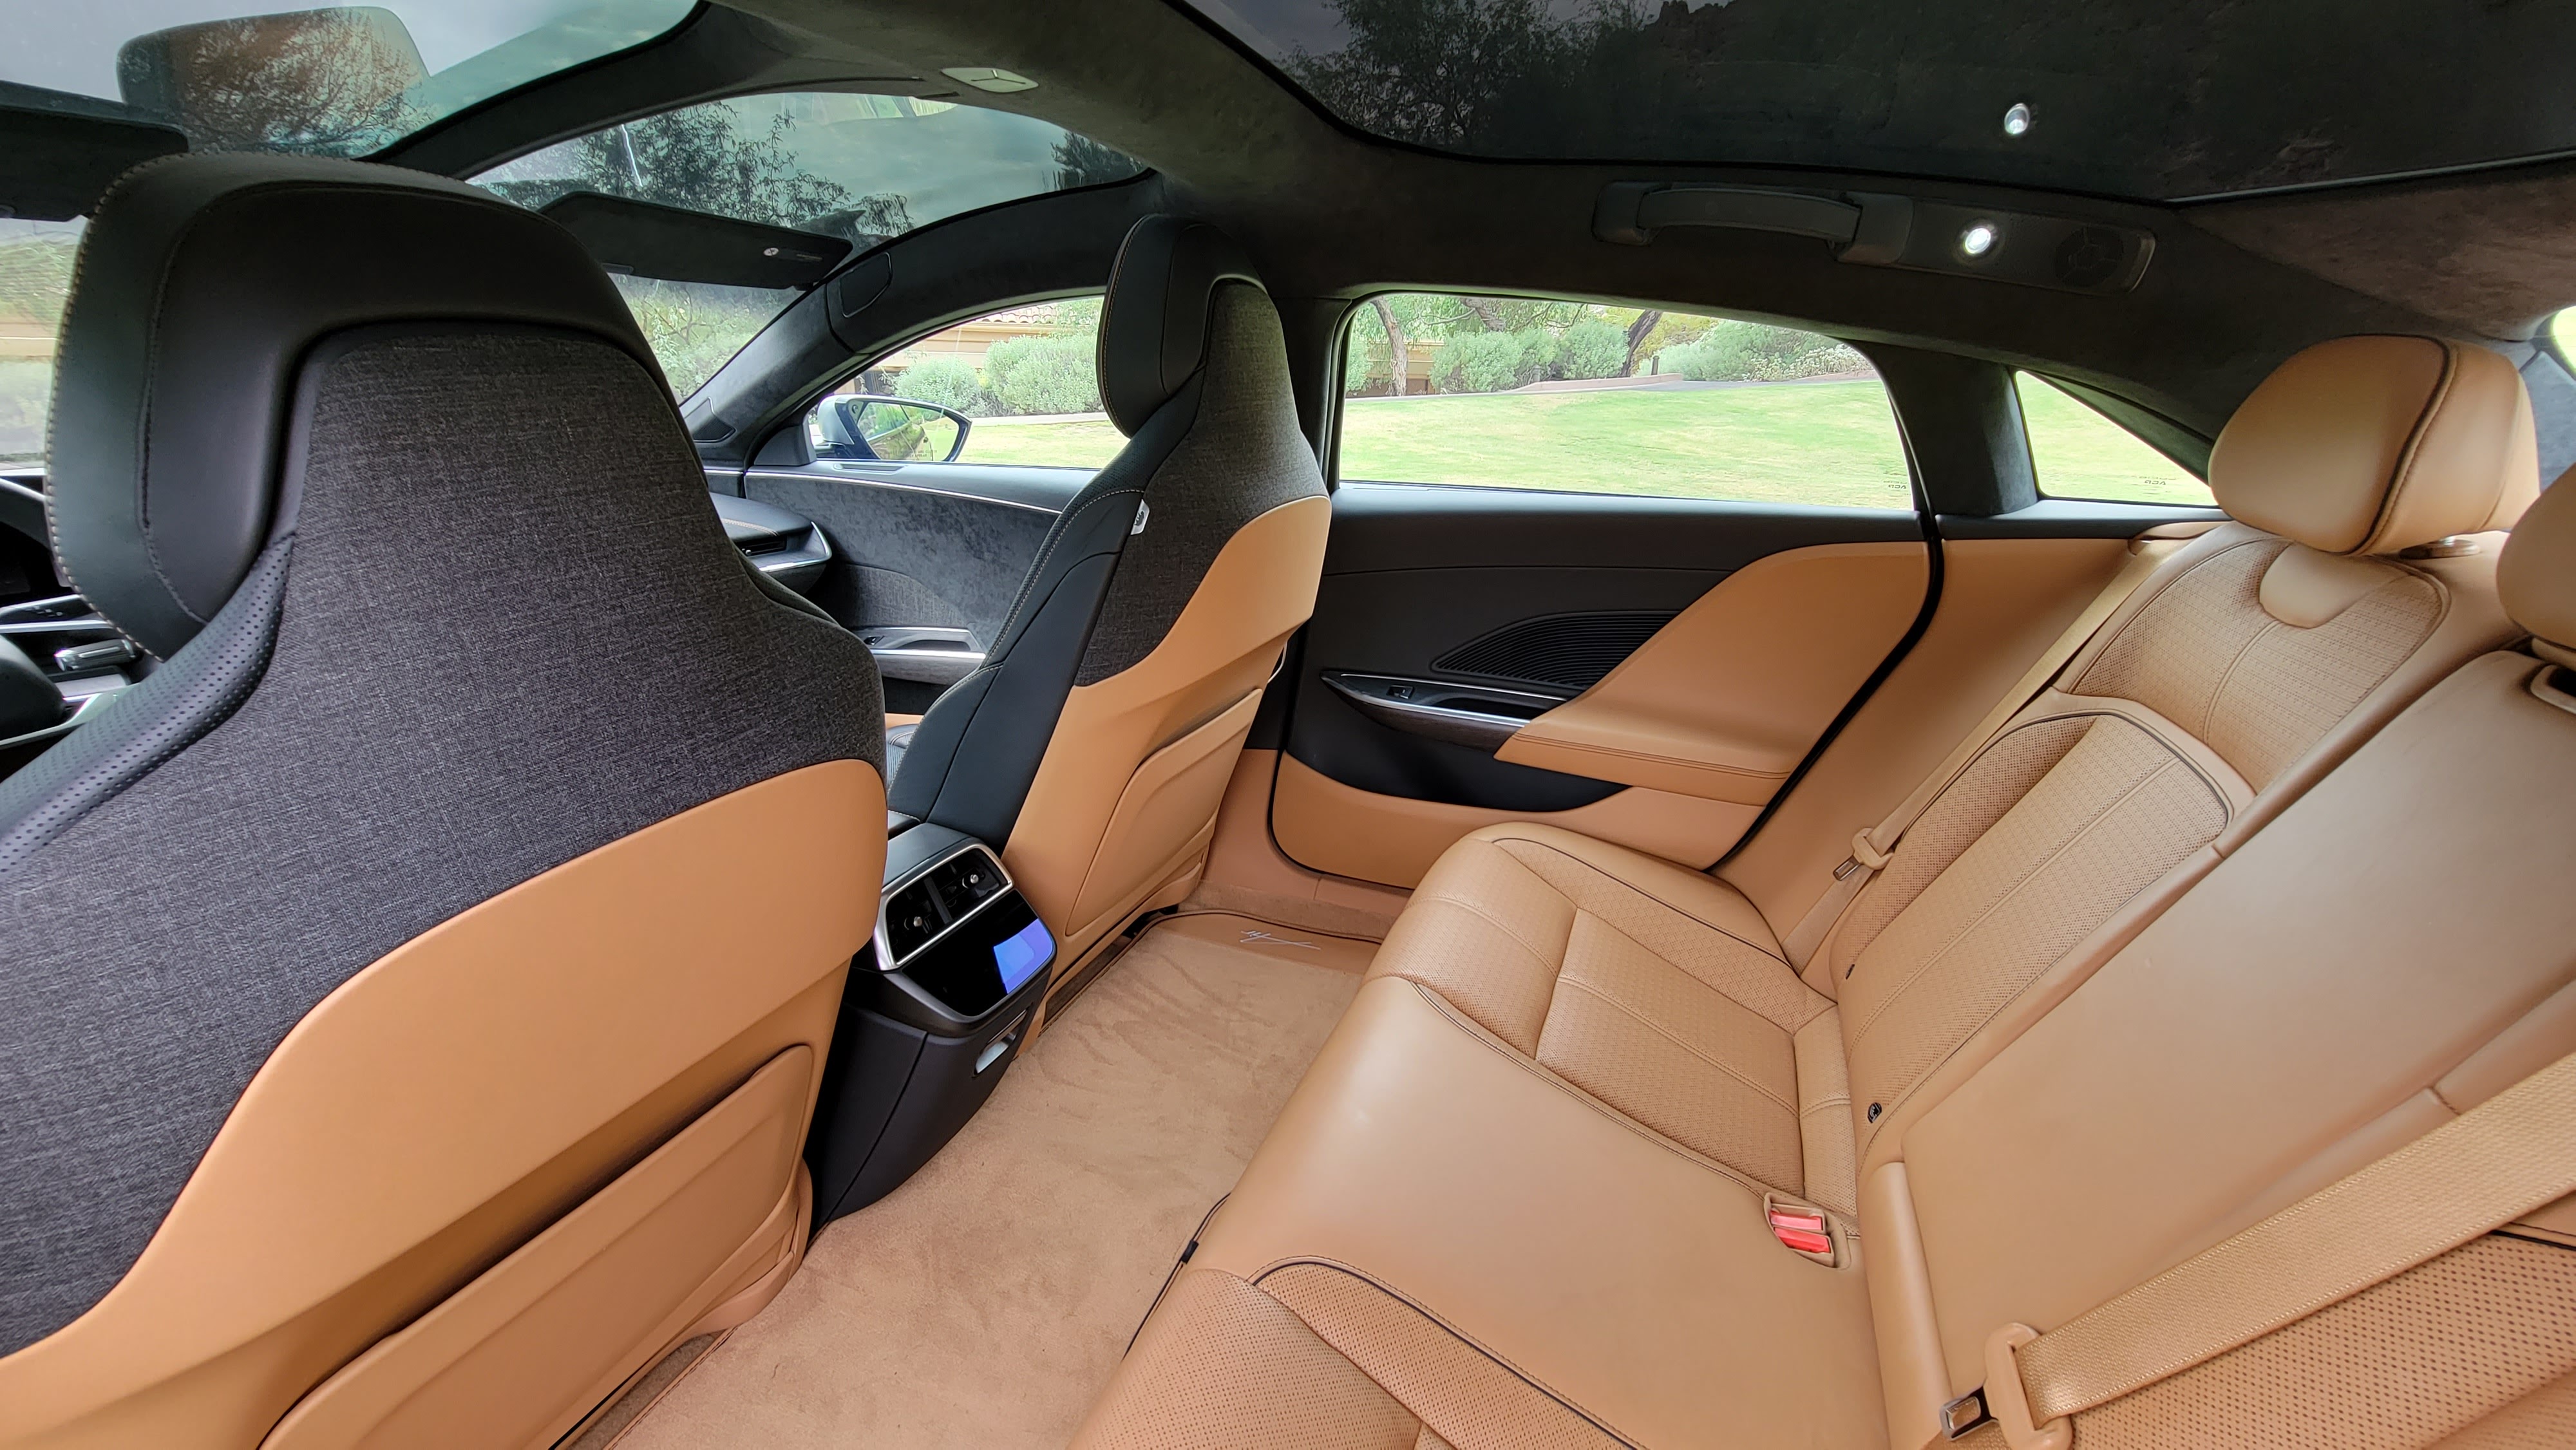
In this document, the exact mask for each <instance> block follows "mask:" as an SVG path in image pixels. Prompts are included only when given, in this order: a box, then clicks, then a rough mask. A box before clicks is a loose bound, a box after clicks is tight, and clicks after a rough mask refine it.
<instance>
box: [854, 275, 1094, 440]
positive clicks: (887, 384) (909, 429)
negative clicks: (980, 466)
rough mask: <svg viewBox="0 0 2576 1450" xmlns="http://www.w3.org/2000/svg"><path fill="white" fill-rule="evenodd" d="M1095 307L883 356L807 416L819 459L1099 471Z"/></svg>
mask: <svg viewBox="0 0 2576 1450" xmlns="http://www.w3.org/2000/svg"><path fill="white" fill-rule="evenodd" d="M1099 341H1100V299H1099V298H1097V297H1077V298H1072V299H1069V300H1067V301H1063V302H1042V303H1038V304H1035V305H1033V306H1029V307H1014V308H1010V309H1008V310H1006V311H1002V312H993V313H987V314H986V315H984V316H982V317H978V318H976V319H974V320H973V321H971V322H961V323H958V324H957V325H956V326H954V327H948V328H943V329H941V330H940V331H938V332H934V333H932V334H930V335H929V336H927V337H923V338H919V339H916V340H915V341H913V342H911V343H909V344H906V345H905V346H904V347H903V348H901V349H900V350H898V351H896V352H894V353H891V354H889V355H887V356H885V357H882V358H879V359H878V360H877V361H876V362H875V363H874V364H873V365H871V366H870V367H868V368H867V369H866V370H865V371H863V372H861V373H860V374H859V375H858V376H857V377H854V378H852V379H850V380H849V381H848V382H846V383H844V384H842V385H841V387H840V388H839V390H838V391H836V392H834V393H833V394H832V395H831V396H830V397H827V398H825V399H824V400H823V401H822V402H821V403H819V404H817V405H816V406H815V408H814V411H813V412H812V413H810V414H808V415H806V419H805V434H806V438H807V439H808V441H810V442H811V443H812V444H813V445H814V456H815V457H816V458H818V459H824V460H828V461H839V462H869V461H879V462H888V463H987V464H1020V465H1025V466H1029V467H1043V468H1098V467H1100V466H1101V465H1102V464H1104V463H1107V462H1108V461H1109V460H1110V459H1112V458H1114V457H1116V456H1117V454H1118V450H1119V449H1120V448H1121V447H1124V446H1125V445H1126V442H1127V439H1126V436H1125V435H1123V434H1121V433H1120V432H1119V431H1118V429H1117V427H1116V426H1115V425H1113V424H1112V423H1111V422H1110V421H1109V415H1108V414H1106V413H1104V412H1102V411H1101V406H1100V376H1099V371H1098V364H1097V362H1096V358H1097V356H1098V346H1099Z"/></svg>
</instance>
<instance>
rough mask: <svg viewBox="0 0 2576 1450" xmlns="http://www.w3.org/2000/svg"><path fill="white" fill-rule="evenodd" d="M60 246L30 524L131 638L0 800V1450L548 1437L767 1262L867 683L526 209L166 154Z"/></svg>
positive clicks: (776, 1273) (329, 166)
mask: <svg viewBox="0 0 2576 1450" xmlns="http://www.w3.org/2000/svg"><path fill="white" fill-rule="evenodd" d="M76 276H77V280H76V282H75V284H74V287H73V292H72V297H71V303H70V307H69V310H68V312H67V314H66V316H65V320H64V325H63V330H62V347H61V354H60V371H59V374H58V378H57V382H56V385H55V407H54V424H53V427H54V446H53V450H52V459H51V467H52V478H51V482H50V497H49V501H48V502H49V511H50V515H51V523H52V526H53V530H54V537H55V547H56V552H57V554H58V555H59V557H60V559H61V561H62V563H63V565H64V567H65V570H66V572H67V576H68V577H69V578H70V579H71V581H72V583H73V585H74V587H75V588H77V589H79V590H80V591H81V592H82V593H83V594H85V595H86V596H87V597H88V599H89V601H90V602H91V604H93V605H94V606H95V607H97V608H98V609H99V610H100V611H101V612H102V613H104V614H105V615H106V616H107V617H108V618H109V619H110V620H112V621H114V622H115V624H116V625H117V627H118V628H120V629H122V630H123V631H125V633H126V634H127V635H129V636H130V637H132V638H133V639H134V640H135V641H136V642H137V643H138V644H140V645H141V646H142V647H143V648H144V649H146V650H148V651H150V652H151V653H152V654H153V655H154V656H156V657H158V658H159V660H160V661H161V663H160V666H159V668H157V669H156V670H154V671H153V672H152V673H151V674H149V675H148V676H146V677H145V678H144V679H143V680H142V681H141V682H140V683H138V684H136V685H134V686H133V687H132V688H130V689H128V690H126V691H125V692H124V693H123V694H121V695H120V696H118V697H117V698H116V699H114V700H112V701H111V702H109V703H108V704H107V705H106V706H104V707H103V708H101V709H100V710H99V711H97V712H96V713H95V714H94V716H93V717H92V719H91V720H90V722H89V723H86V724H84V725H83V726H82V727H81V728H80V729H79V730H77V731H75V732H74V733H73V734H71V735H70V736H69V737H67V738H66V739H65V740H64V741H63V742H62V743H61V744H59V745H57V746H56V747H54V749H53V750H52V751H50V752H49V753H47V754H46V755H44V756H42V757H41V758H39V759H37V760H36V761H35V762H34V763H32V764H30V765H29V766H28V767H26V768H25V769H24V770H21V771H20V772H18V773H17V774H16V775H14V776H12V777H10V778H9V779H8V780H7V781H6V782H5V783H0V1445H5V1446H21V1445H32V1444H43V1445H46V1446H68V1445H95V1446H111V1445H113V1446H131V1445H149V1446H155V1447H165V1450H167V1447H186V1450H196V1447H205V1450H213V1447H224V1450H248V1447H251V1446H266V1447H269V1450H321V1447H326V1446H327V1447H340V1446H351V1445H359V1444H364V1445H369V1446H378V1447H391V1446H429V1445H476V1446H484V1445H489V1446H544V1445H548V1444H552V1443H554V1442H555V1441H556V1440H557V1439H559V1438H560V1437H562V1436H563V1435H565V1434H566V1433H567V1432H569V1431H571V1430H573V1429H574V1428H575V1427H576V1426H578V1425H579V1424H580V1423H581V1422H582V1421H583V1420H584V1419H585V1418H586V1417H588V1416H589V1415H591V1414H592V1413H593V1412H594V1409H595V1407H597V1406H599V1405H601V1404H602V1402H603V1401H604V1400H606V1399H607V1398H608V1397H609V1396H610V1395H611V1394H613V1393H614V1392H616V1391H617V1390H618V1388H619V1387H620V1386H621V1385H623V1384H625V1383H627V1382H628V1380H629V1379H630V1378H631V1377H633V1376H635V1375H637V1374H639V1373H641V1372H642V1371H643V1370H644V1369H645V1368H646V1367H647V1366H649V1365H650V1364H651V1363H652V1362H653V1361H655V1360H656V1359H658V1358H659V1357H660V1356H661V1355H662V1353H663V1352H664V1351H665V1350H667V1349H669V1348H670V1347H671V1346H673V1345H675V1344H677V1343H679V1342H680V1341H681V1340H682V1339H684V1338H685V1337H687V1336H690V1335H693V1334H700V1333H705V1332H709V1331H711V1330H714V1329H721V1328H724V1327H727V1326H729V1325H731V1324H734V1323H738V1322H740V1321H741V1320H742V1319H744V1318H746V1317H748V1316H749V1315H750V1314H751V1313H752V1312H753V1311H754V1310H756V1309H758V1308H759V1307H760V1306H761V1305H763V1304H765V1303H767V1302H768V1300H769V1298H770V1296H772V1295H774V1294H776V1293H777V1292H778V1290H779V1288H780V1286H781V1285H782V1284H783V1283H784V1282H785V1280H786V1278H787V1276H788V1275H789V1274H790V1273H792V1272H793V1271H794V1270H795V1268H796V1266H797V1265H798V1263H799V1262H800V1261H801V1259H802V1255H803V1253H804V1248H805V1239H806V1228H807V1224H808V1221H809V1219H810V1200H811V1190H810V1188H809V1186H808V1180H807V1179H806V1176H805V1172H804V1169H803V1167H802V1165H801V1163H800V1161H799V1158H800V1149H801V1147H802V1145H803V1141H804V1136H805V1129H806V1124H807V1122H808V1120H809V1118H810V1117H811V1115H812V1109H813V1103H814V1097H815V1089H816V1086H817V1083H818V1081H819V1078H820V1070H821V1068H822V1065H823V1061H824V1055H825V1052H826V1050H827V1048H828V1047H829V1044H830V1041H831V1034H832V1028H833V1022H834V1018H835V1015H836V1012H837V1009H838V1006H839V1002H840V997H841V988H842V984H843V981H844V979H845V977H846V975H847V973H848V970H849V967H850V963H851V960H852V958H853V956H854V955H855V954H856V953H858V952H859V951H860V950H861V949H862V947H863V946H864V945H865V943H866V942H867V940H868V935H869V931H870V928H871V926H872V924H873V919H874V916H875V909H876V897H877V889H878V881H879V877H880V875H881V872H882V870H883V863H884V855H885V835H884V820H885V816H884V804H885V801H884V793H883V785H882V782H881V778H880V766H879V762H880V760H881V759H882V750H883V746H882V742H881V738H880V733H881V731H882V728H883V726H882V719H883V715H882V706H881V700H880V693H879V690H878V685H877V678H876V672H875V667H874V664H873V662H872V661H871V660H870V658H869V655H868V652H867V650H866V648H865V647H864V646H862V645H861V644H860V643H859V642H858V641H857V640H856V639H854V638H852V637H851V636H850V635H849V634H847V633H846V632H844V631H843V630H841V629H840V628H839V627H838V626H836V625H834V624H833V623H832V622H831V621H830V620H829V619H826V618H822V617H820V616H819V615H818V614H817V613H815V612H812V611H810V610H809V609H807V608H806V607H804V606H802V605H801V604H800V603H798V602H797V601H795V600H794V599H793V598H792V596H791V597H781V593H783V591H781V592H777V593H774V592H772V591H771V590H770V589H768V588H764V587H763V585H762V582H761V579H760V576H759V575H758V574H757V573H756V571H754V570H752V569H751V568H750V566H749V565H748V563H747V562H746V561H745V560H744V559H743V557H742V556H741V555H740V554H739V553H737V552H736V551H735V550H734V549H733V547H732V546H731V545H730V544H729V543H728V542H727V541H726V538H725V534H724V530H723V528H722V526H721V524H720V523H719V522H718V520H717V518H716V516H715V512H714V509H713V506H712V503H711V501H710V499H709V497H708V495H707V491H706V485H705V481H704V476H703V474H702V472H701V471H700V468H699V465H698V460H697V456H696V453H695V451H694V450H693V449H692V448H691V446H690V444H689V440H688V437H687V434H686V432H685V430H684V429H683V428H682V426H681V422H680V416H679V412H678V410H677V409H676V408H675V407H674V406H673V404H672V401H671V395H670V391H669V389H668V387H667V386H666V385H665V384H664V382H663V379H662V375H661V371H660V369H659V367H658V366H657V365H656V363H655V360H654V355H653V352H652V350H651V349H650V348H649V347H647V346H646V344H645V341H644V339H643V337H642V336H641V335H640V334H639V333H638V332H637V330H636V326H635V322H634V319H633V318H632V317H631V316H630V315H629V314H628V312H627V309H626V306H625V304H624V303H623V302H621V301H620V300H619V298H618V294H617V292H616V291H615V290H614V289H613V288H612V287H611V286H610V285H609V282H608V279H607V277H606V276H605V275H604V274H603V273H602V272H601V271H600V269H599V267H598V266H597V265H596V264H595V263H593V262H592V261H591V259H590V258H589V256H588V255H587V254H586V253H584V252H583V250H582V248H581V246H580V244H579V243H578V242H576V241H575V240H574V239H573V237H572V236H571V234H570V233H568V232H566V231H564V230H563V229H562V228H561V227H559V226H557V225H556V224H554V223H553V222H551V221H548V220H547V219H546V218H544V217H542V216H539V215H537V214H536V213H534V212H530V211H525V210H522V209H520V208H518V207H514V206H511V205H509V204H508V203H506V202H503V201H501V200H499V199H498V198H495V197H493V196H491V195H489V194H488V193H485V192H482V191H478V190H477V189H475V188H473V187H470V186H466V185H463V184H461V183H457V182H452V181H447V180H444V179H442V178H437V177H430V176H423V175H418V174H416V173H410V172H404V171H398V170H394V169H392V168H390V167H384V166H370V165H364V164H360V163H356V162H345V161H325V160H317V159H306V158H292V157H279V156H259V155H213V156H184V157H179V158H174V159H172V160H169V161H166V162H161V163H156V164H154V165H151V166H147V167H144V168H142V169H139V170H137V171H135V172H133V173H131V174H130V175H128V176H127V177H126V178H125V179H124V180H123V181H122V182H120V183H119V184H118V185H117V186H116V187H115V188H114V189H113V190H111V192H110V193H109V194H108V196H107V198H106V199H105V200H104V201H103V202H102V203H101V205H100V207H99V208H98V211H97V214H96V216H95V218H94V219H93V221H92V223H91V225H90V228H89V231H88V233H87V235H86V237H85V238H84V239H83V241H82V244H81V252H80V261H79V268H78V272H77V274H76Z"/></svg>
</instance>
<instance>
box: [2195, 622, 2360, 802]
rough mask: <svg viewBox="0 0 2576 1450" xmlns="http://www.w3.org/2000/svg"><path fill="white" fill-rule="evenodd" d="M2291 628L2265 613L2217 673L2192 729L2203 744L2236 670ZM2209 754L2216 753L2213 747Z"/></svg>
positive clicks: (2207, 737)
mask: <svg viewBox="0 0 2576 1450" xmlns="http://www.w3.org/2000/svg"><path fill="white" fill-rule="evenodd" d="M2354 602H2355V603H2358V602H2359V601H2358V600H2356V601H2354ZM2257 607H2258V608H2259V607H2260V606H2259V605H2258V606H2257ZM2327 622H2328V623H2332V622H2333V621H2331V620H2329V621H2327ZM2292 627H2293V626H2291V625H2290V624H2288V623H2287V622H2285V621H2283V620H2278V619H2273V618H2271V617H2269V612H2268V611H2266V617H2265V618H2264V621H2263V627H2262V628H2261V629H2258V630H2256V631H2254V634H2253V637H2252V638H2250V639H2248V640H2246V641H2245V643H2244V645H2243V646H2242V647H2241V648H2239V649H2238V650H2237V651H2236V655H2235V658H2233V659H2230V660H2229V661H2228V662H2227V668H2226V669H2225V670H2223V671H2221V672H2220V673H2219V676H2218V684H2217V685H2216V686H2215V687H2214V688H2212V689H2211V690H2210V692H2209V703H2208V704H2206V705H2203V706H2202V707H2201V711H2200V724H2199V725H2197V726H2195V727H2193V729H2192V734H2194V735H2196V736H2198V737H2200V739H2201V740H2202V741H2204V742H2206V741H2207V740H2208V739H2209V736H2210V722H2211V721H2213V720H2216V719H2217V718H2218V706H2219V702H2220V701H2222V700H2225V699H2226V698H2227V687H2228V686H2230V685H2233V684H2235V683H2236V672H2237V670H2238V669H2240V668H2242V667H2243V666H2244V664H2245V661H2246V660H2247V659H2248V658H2249V657H2251V656H2252V655H2253V653H2254V649H2255V646H2257V645H2260V644H2261V643H2262V642H2263V641H2265V640H2267V639H2270V638H2271V637H2272V636H2273V634H2274V633H2275V632H2277V631H2283V630H2288V629H2290V628H2292ZM2323 627H2324V626H2322V625H2320V626H2319V628H2323ZM2211 753H2213V754H2215V753H2216V750H2215V748H2214V747H2213V749H2212V752H2211ZM2228 763H2229V764H2231V765H2233V764H2234V763H2235V762H2234V761H2229V762H2228Z"/></svg>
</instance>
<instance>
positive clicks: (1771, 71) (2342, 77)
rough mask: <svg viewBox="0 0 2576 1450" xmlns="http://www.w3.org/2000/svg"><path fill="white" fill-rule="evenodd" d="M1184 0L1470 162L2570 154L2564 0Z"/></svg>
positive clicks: (2151, 189)
mask: <svg viewBox="0 0 2576 1450" xmlns="http://www.w3.org/2000/svg"><path fill="white" fill-rule="evenodd" d="M1184 3H1189V4H1194V5H1195V6H1196V7H1197V8H1198V9H1199V10H1200V11H1201V12H1203V13H1204V14H1206V15H1207V16H1208V17H1209V18H1210V19H1212V20H1214V21H1215V22H1217V23H1218V24H1219V25H1221V26H1223V27H1224V28H1225V29H1227V30H1229V31H1231V32H1232V33H1234V34H1235V35H1236V36H1238V37H1239V38H1241V39H1242V40H1243V41H1244V42H1245V43H1246V44H1247V45H1249V46H1250V47H1251V48H1252V49H1254V50H1255V51H1257V52H1259V53H1260V54H1261V55H1263V56H1264V57H1266V58H1267V59H1269V60H1270V61H1271V62H1272V63H1273V64H1274V65H1276V66H1278V67H1279V69H1280V70H1281V71H1283V72H1285V73H1286V74H1287V76H1288V77H1289V78H1290V79H1291V80H1292V81H1293V82H1295V83H1296V84H1297V85H1298V86H1300V87H1302V88H1304V90H1305V91H1306V92H1307V93H1308V94H1309V95H1311V96H1312V97H1313V98H1314V99H1315V100H1316V101H1317V102H1319V103H1320V104H1321V105H1323V106H1324V107H1325V109H1327V110H1329V111H1331V112H1332V113H1333V114H1335V115H1337V116H1339V117H1340V118H1341V119H1343V120H1344V121H1347V122H1349V123H1350V124H1352V125H1354V126H1356V127H1358V128H1360V129H1362V130H1364V131H1369V132H1372V133H1375V134H1377V135H1379V136H1384V137H1387V138H1389V139H1391V140H1396V141H1406V142H1412V143H1415V144H1417V145H1422V146H1429V147H1435V148H1438V149H1441V150H1445V151H1454V152H1460V153H1464V154H1468V155H1474V156H1488V157H1510V158H1525V159H1551V160H1597V161H1639V162H1645V161H1661V162H1699V163H1770V164H1784V165H1795V166H1816V167H1827V168H1833V169H1850V170H1864V171H1884V172H1894V173H1899V174H1909V175H1923V176H1944V177H1955V178H1964V179H1971V180H1987V181H1999V182H2009V183H2015V184H2021V185H2029V186H2039V187H2048V188H2055V189H2063V190H2071V191H2086V192H2094V193H2099V194H2105V195H2113V196H2126V197H2138V198H2150V199H2160V200H2171V199H2179V198H2184V197H2195V196H2207V195H2215V194H2222V193H2231V192H2242V191H2248V190H2257V189H2264V188H2272V187H2282V186H2299V185H2312V184H2317V183H2322V182H2334V181H2347V180H2356V179H2361V178H2367V177H2375V176H2388V175H2397V174H2405V173H2412V172H2420V171H2427V170H2439V169H2445V168H2453V167H2461V166H2470V165H2476V164H2481V163H2488V162H2496V161H2503V160H2511V159H2518V158H2523V157H2532V156H2541V155H2549V154H2553V153H2559V152H2566V151H2576V87H2570V86H2569V85H2568V84H2567V83H2566V77H2567V75H2568V74H2569V73H2570V70H2571V67H2576V7H2569V6H2564V5H2551V4H2539V3H2515V0H2091V3H2087V4H2082V5H2031V4H2008V3H2003V0H1948V3H1944V0H1918V3H1912V4H1901V3H1890V0H1731V3H1730V0H1664V3H1662V4H1661V5H1660V6H1657V5H1652V4H1647V3H1641V0H1184ZM2016 108H2018V109H2016Z"/></svg>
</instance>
